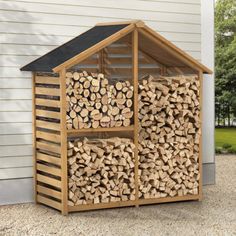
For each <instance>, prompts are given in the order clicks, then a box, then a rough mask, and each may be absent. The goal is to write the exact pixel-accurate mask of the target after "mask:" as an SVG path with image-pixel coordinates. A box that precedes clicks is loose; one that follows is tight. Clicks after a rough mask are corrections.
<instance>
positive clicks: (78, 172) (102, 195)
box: [68, 138, 135, 206]
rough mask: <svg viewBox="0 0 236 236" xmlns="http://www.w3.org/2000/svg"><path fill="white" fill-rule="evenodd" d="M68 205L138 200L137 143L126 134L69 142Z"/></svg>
mask: <svg viewBox="0 0 236 236" xmlns="http://www.w3.org/2000/svg"><path fill="white" fill-rule="evenodd" d="M68 170H69V183H68V184H69V196H68V198H69V201H68V202H69V205H71V206H74V205H80V204H97V203H108V202H117V201H128V200H135V183H134V144H133V143H132V141H131V140H130V139H127V138H109V139H90V140H88V139H87V138H84V139H83V140H74V141H70V142H68Z"/></svg>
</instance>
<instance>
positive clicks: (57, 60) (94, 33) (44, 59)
mask: <svg viewBox="0 0 236 236" xmlns="http://www.w3.org/2000/svg"><path fill="white" fill-rule="evenodd" d="M126 26H127V24H122V25H102V26H95V27H93V28H91V29H89V30H88V31H86V32H84V33H82V34H81V35H79V36H77V37H76V38H74V39H72V40H70V41H69V42H67V43H65V44H63V45H61V46H59V47H57V48H56V49H54V50H52V51H50V52H49V53H47V54H45V55H43V56H41V57H39V58H38V59H36V60H35V61H33V62H31V63H29V64H27V65H25V66H24V67H22V68H21V70H22V71H42V72H52V71H53V68H55V67H56V66H58V65H61V64H62V63H64V62H65V61H67V60H69V59H70V58H73V57H74V56H76V55H78V54H80V53H81V52H83V51H85V50H86V49H88V48H90V47H92V46H94V45H96V44H97V43H99V42H101V41H102V40H104V39H106V38H107V37H109V36H111V35H113V34H114V33H116V32H118V31H120V30H122V29H123V28H125V27H126Z"/></svg>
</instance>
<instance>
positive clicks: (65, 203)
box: [60, 69, 68, 215]
mask: <svg viewBox="0 0 236 236" xmlns="http://www.w3.org/2000/svg"><path fill="white" fill-rule="evenodd" d="M60 92H61V94H60V99H61V101H60V102H61V106H60V109H61V110H60V116H61V117H60V118H61V119H60V120H61V124H60V125H61V134H60V136H61V185H62V186H61V194H62V198H61V203H62V208H61V212H62V214H63V215H67V214H68V183H67V181H68V173H67V129H66V70H65V69H63V70H62V71H60Z"/></svg>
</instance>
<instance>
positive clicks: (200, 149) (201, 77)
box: [198, 71, 203, 201]
mask: <svg viewBox="0 0 236 236" xmlns="http://www.w3.org/2000/svg"><path fill="white" fill-rule="evenodd" d="M198 78H199V82H200V88H199V99H200V101H199V103H200V140H199V173H200V179H199V188H198V189H199V190H198V191H199V193H198V195H199V201H202V174H203V173H202V117H203V116H202V107H203V103H202V102H203V100H202V94H203V91H202V89H203V88H202V86H203V84H202V83H203V72H202V71H199V74H198Z"/></svg>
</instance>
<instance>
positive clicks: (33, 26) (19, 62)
mask: <svg viewBox="0 0 236 236" xmlns="http://www.w3.org/2000/svg"><path fill="white" fill-rule="evenodd" d="M131 19H140V20H144V21H145V23H146V24H147V25H148V26H150V27H152V28H153V29H155V30H156V31H158V32H159V33H160V34H161V35H163V36H164V37H166V38H167V39H169V40H170V41H171V42H173V43H174V44H176V45H177V46H179V47H181V48H182V49H183V50H185V51H186V52H187V53H189V54H190V55H192V56H193V57H194V58H196V59H197V60H201V48H202V45H201V37H202V35H201V0H169V1H164V0H156V1H155V0H130V1H125V0H120V1H119V4H117V1H115V0H100V1H97V0H88V1H82V0H34V1H31V0H17V1H11V0H7V1H3V0H2V1H0V22H1V24H0V189H1V181H2V183H3V181H4V184H5V183H6V181H7V180H9V181H10V179H19V180H22V178H24V179H25V178H29V179H30V178H31V177H32V173H33V171H32V146H31V145H32V135H31V132H32V131H31V119H32V118H31V109H32V104H31V73H29V72H21V71H20V70H19V68H20V67H21V66H23V65H25V64H27V63H29V62H31V61H32V60H34V59H36V58H37V57H39V56H41V55H43V54H44V53H46V52H48V51H50V50H52V49H54V48H55V47H57V46H58V45H60V44H62V43H64V42H66V41H68V40H70V39H72V38H73V37H75V36H77V35H79V34H80V33H82V32H84V31H86V30H88V29H89V28H90V27H92V26H94V25H95V24H96V23H98V22H109V21H124V20H131ZM9 183H10V182H9ZM11 183H12V181H11ZM4 186H5V185H4ZM1 190H2V189H1ZM29 194H30V193H29ZM14 201H15V200H14ZM14 201H13V202H14ZM19 201H20V200H19ZM1 202H4V201H3V200H2V201H1V195H0V204H1Z"/></svg>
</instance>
